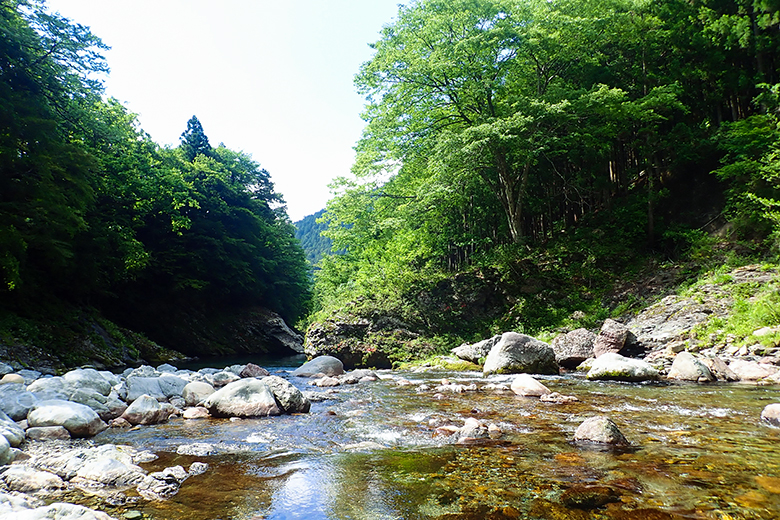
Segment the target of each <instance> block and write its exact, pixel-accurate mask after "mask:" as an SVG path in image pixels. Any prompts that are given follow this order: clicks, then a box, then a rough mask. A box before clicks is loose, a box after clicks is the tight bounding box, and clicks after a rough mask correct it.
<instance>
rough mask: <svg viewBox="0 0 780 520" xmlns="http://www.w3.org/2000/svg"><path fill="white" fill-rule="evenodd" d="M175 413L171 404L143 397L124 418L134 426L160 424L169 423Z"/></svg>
mask: <svg viewBox="0 0 780 520" xmlns="http://www.w3.org/2000/svg"><path fill="white" fill-rule="evenodd" d="M173 412H174V408H173V406H171V405H170V404H168V403H162V404H161V403H160V402H159V401H158V400H157V399H155V398H154V397H151V396H148V395H142V396H140V397H138V399H136V400H135V401H133V403H132V404H131V405H130V406H128V407H127V410H125V411H124V413H123V414H122V418H123V419H124V420H126V421H127V422H129V423H130V424H132V425H136V424H158V423H161V422H165V421H167V420H168V417H170V416H171V414H172V413H173Z"/></svg>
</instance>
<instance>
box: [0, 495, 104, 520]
mask: <svg viewBox="0 0 780 520" xmlns="http://www.w3.org/2000/svg"><path fill="white" fill-rule="evenodd" d="M0 518H7V519H9V520H11V519H13V520H45V519H51V520H115V519H114V518H113V517H111V516H109V515H107V514H106V513H103V512H101V511H94V510H92V509H89V508H86V507H83V506H77V505H74V504H65V503H62V502H55V503H54V504H50V505H48V506H40V507H38V504H37V503H36V502H34V501H32V500H31V499H29V498H28V497H20V496H14V495H10V494H7V493H3V492H0Z"/></svg>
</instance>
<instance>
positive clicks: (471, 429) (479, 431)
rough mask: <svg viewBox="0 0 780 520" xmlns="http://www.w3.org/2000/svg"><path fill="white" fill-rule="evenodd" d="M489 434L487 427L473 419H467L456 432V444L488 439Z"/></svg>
mask: <svg viewBox="0 0 780 520" xmlns="http://www.w3.org/2000/svg"><path fill="white" fill-rule="evenodd" d="M488 438H490V432H488V428H487V426H485V424H484V423H483V422H482V421H480V420H479V419H475V418H474V417H468V418H467V419H466V421H465V423H464V424H463V426H462V427H461V428H460V429H459V430H458V441H457V442H458V443H459V444H467V443H470V442H472V441H474V440H476V439H488Z"/></svg>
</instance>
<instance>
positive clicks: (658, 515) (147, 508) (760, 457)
mask: <svg viewBox="0 0 780 520" xmlns="http://www.w3.org/2000/svg"><path fill="white" fill-rule="evenodd" d="M386 375H387V376H388V377H389V376H390V375H391V374H389V373H388V374H386ZM392 376H393V377H398V376H402V377H406V378H408V379H410V380H412V381H413V382H414V383H415V384H414V385H409V386H399V385H398V384H396V381H395V379H383V380H380V381H377V382H374V383H366V384H359V385H352V386H342V387H338V388H336V393H334V394H333V395H331V397H333V398H334V399H332V400H327V401H323V402H315V403H313V406H312V410H311V413H309V414H302V415H293V416H282V417H271V418H263V419H250V420H239V421H230V420H225V419H219V420H216V419H215V420H190V421H186V420H183V419H175V420H171V421H170V422H169V423H167V424H164V425H158V426H148V427H142V428H139V429H135V430H133V431H126V430H124V431H123V430H109V431H106V432H104V433H102V434H100V435H99V436H98V437H96V438H95V441H96V442H112V443H123V444H132V445H135V446H140V447H144V448H147V449H150V450H152V451H154V452H155V453H157V454H158V455H160V458H159V459H158V460H156V461H154V462H153V463H150V464H147V465H145V468H146V469H148V470H150V471H156V470H159V469H161V468H163V467H166V466H171V465H176V464H181V465H183V466H184V467H185V468H186V467H187V466H188V465H189V464H190V463H191V462H193V461H196V460H197V461H202V462H208V463H209V464H210V468H209V470H208V471H207V472H206V473H204V474H202V475H199V476H195V477H191V478H190V479H188V480H187V481H186V482H185V483H184V485H183V486H182V488H181V491H180V492H179V493H178V494H177V495H176V496H175V497H173V498H172V499H170V500H168V501H164V502H144V501H141V502H138V503H135V504H129V505H125V506H121V507H112V506H109V505H108V504H106V503H100V504H97V503H95V502H94V501H95V500H97V499H95V498H94V497H93V498H90V499H85V502H87V503H90V500H91V501H92V502H91V503H90V505H93V506H95V505H98V506H100V508H101V509H104V510H105V511H107V512H108V513H110V514H113V515H115V516H117V517H121V516H122V514H123V513H124V512H125V511H126V510H129V509H132V510H137V511H141V512H142V513H144V515H146V517H148V518H153V519H159V520H162V519H171V520H184V519H187V520H200V519H202V520H213V519H222V520H227V519H236V520H249V519H273V520H287V519H308V520H318V519H322V520H325V519H328V520H346V519H354V520H369V519H372V520H373V519H383V520H384V519H438V520H444V519H447V520H455V519H505V518H533V519H593V520H599V519H642V520H663V519H672V518H685V519H718V520H728V519H773V518H780V454H778V450H777V447H778V440H780V429H777V428H773V427H770V426H767V425H765V424H762V423H761V420H760V413H761V410H762V409H763V408H764V406H766V405H767V404H769V403H772V402H780V388H778V387H756V386H746V385H734V384H729V385H708V386H703V385H693V384H690V385H688V384H685V385H682V384H681V385H643V384H621V383H595V382H589V381H586V380H584V379H582V378H581V377H578V376H564V377H551V378H544V379H543V382H544V383H545V384H546V385H547V386H548V387H549V388H550V389H551V390H553V391H558V392H560V393H562V394H566V395H574V396H577V397H578V398H579V399H580V402H578V403H572V404H550V403H544V402H540V401H539V400H538V399H535V398H522V397H518V396H514V395H513V394H496V393H493V392H489V391H479V392H467V393H462V394H452V393H446V394H444V398H442V399H437V398H435V397H434V392H433V390H429V391H425V392H418V391H417V386H416V385H417V384H420V383H427V384H429V385H430V386H432V387H435V386H436V385H438V383H439V381H440V380H441V379H442V378H443V377H447V378H448V379H450V380H451V381H452V382H456V383H465V384H470V383H472V382H476V383H477V385H478V386H480V387H482V386H483V385H484V384H486V383H488V382H497V381H502V380H504V381H508V380H509V379H511V377H506V378H503V379H502V378H500V377H499V378H490V379H483V378H482V377H481V375H480V374H475V373H443V372H429V373H423V374H411V373H404V374H400V373H393V374H392ZM294 379H295V378H294ZM294 383H295V384H296V385H298V386H299V387H301V388H302V389H305V390H318V391H320V390H319V389H315V388H314V387H310V386H307V383H308V380H305V379H295V380H294ZM593 415H607V416H609V417H611V418H612V419H613V420H614V421H615V422H616V423H617V424H618V426H619V427H620V429H621V431H622V432H623V433H624V434H625V436H626V437H627V438H628V439H629V440H630V441H631V443H632V448H631V449H628V450H623V451H609V450H600V449H594V448H592V447H584V446H578V445H576V444H574V443H573V442H572V438H573V434H574V431H575V429H576V428H577V426H578V425H579V424H580V423H581V422H582V421H583V420H584V419H586V418H587V417H590V416H593ZM468 417H475V418H478V419H480V420H483V421H485V422H486V423H491V422H492V423H495V424H496V425H498V426H499V427H500V428H501V430H502V431H503V436H502V437H501V439H500V441H501V442H500V443H494V444H492V445H482V446H462V445H456V444H455V440H456V439H455V438H454V437H449V436H447V435H444V434H440V433H437V432H436V431H435V429H434V428H433V427H432V426H430V422H429V421H432V420H433V422H436V421H438V422H442V421H452V422H453V423H454V424H455V425H456V426H460V425H462V424H463V420H464V419H466V418H468ZM192 442H209V443H212V444H214V445H215V446H216V447H217V451H218V453H217V454H216V455H211V456H207V457H191V456H182V455H177V454H176V448H177V447H178V446H179V445H181V444H187V443H192ZM581 485H588V486H596V485H600V486H608V487H609V489H610V490H611V493H612V494H613V495H614V497H613V499H612V501H610V503H607V504H604V505H601V506H599V507H591V506H586V507H588V508H582V507H583V506H580V508H577V507H570V506H571V504H569V503H568V502H567V501H566V500H563V497H564V495H563V494H564V492H566V491H567V490H569V489H570V488H575V489H576V488H577V486H581ZM602 489H603V488H602ZM567 504H569V505H567Z"/></svg>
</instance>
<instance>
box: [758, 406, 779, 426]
mask: <svg viewBox="0 0 780 520" xmlns="http://www.w3.org/2000/svg"><path fill="white" fill-rule="evenodd" d="M761 419H763V420H764V421H766V422H768V423H769V424H771V425H773V426H780V403H772V404H768V405H766V406H765V407H764V409H763V410H762V411H761Z"/></svg>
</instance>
